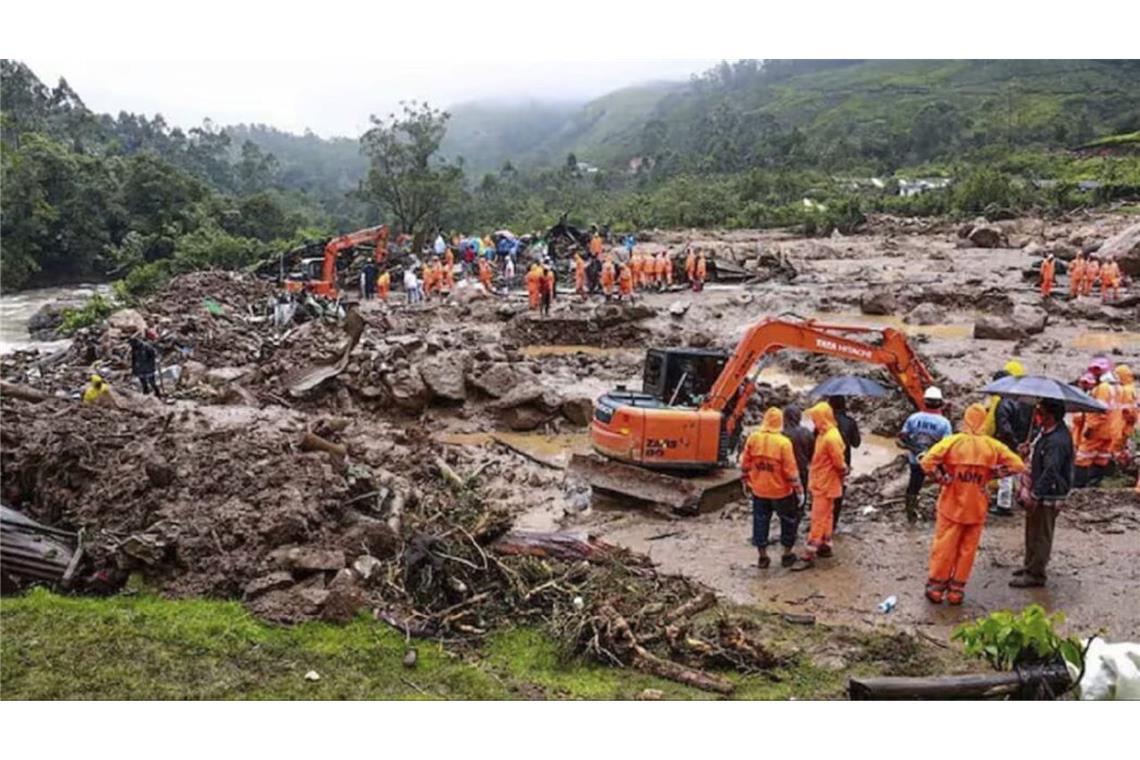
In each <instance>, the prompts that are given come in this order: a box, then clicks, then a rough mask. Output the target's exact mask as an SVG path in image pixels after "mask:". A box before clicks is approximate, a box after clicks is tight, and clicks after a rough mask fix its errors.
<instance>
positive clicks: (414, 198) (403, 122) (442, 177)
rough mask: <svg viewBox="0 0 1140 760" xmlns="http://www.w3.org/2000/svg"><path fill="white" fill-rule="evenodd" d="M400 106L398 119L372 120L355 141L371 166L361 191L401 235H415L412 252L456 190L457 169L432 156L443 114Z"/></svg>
mask: <svg viewBox="0 0 1140 760" xmlns="http://www.w3.org/2000/svg"><path fill="white" fill-rule="evenodd" d="M400 105H401V107H402V108H403V113H402V114H401V115H399V116H397V115H396V114H389V115H388V116H387V118H384V119H380V118H377V117H376V116H372V117H371V119H372V125H373V126H372V129H369V130H368V131H367V132H365V133H364V135H362V136H361V138H360V145H361V150H362V151H363V152H364V154H365V155H366V156H367V157H368V160H369V162H370V164H371V165H370V168H369V171H368V177H367V178H366V179H365V180H364V182H362V183H361V190H362V193H363V194H364V195H365V196H366V197H368V198H369V199H370V200H372V201H374V202H375V203H376V204H377V205H378V206H379V207H380V208H381V209H382V210H383V211H387V212H388V213H390V214H391V215H392V216H393V217H395V221H396V223H397V224H398V225H399V227H400V230H401V231H403V232H405V233H408V234H410V235H413V236H414V237H415V244H416V246H417V248H418V246H419V244H420V242H421V238H422V236H423V235H424V234H425V233H426V232H428V231H430V230H431V229H432V228H434V227H436V226H438V224H439V223H440V219H441V218H442V216H443V212H444V208H445V206H446V205H447V204H448V203H449V202H450V201H452V200H454V199H456V198H457V197H458V195H459V193H460V192H461V190H462V183H463V166H462V164H460V163H455V164H453V163H450V162H448V161H447V160H446V159H444V158H442V157H441V156H439V155H437V153H438V151H439V144H440V142H441V141H442V140H443V136H444V134H446V132H447V120H448V118H450V115H449V114H448V113H447V112H445V111H439V110H436V109H434V108H432V107H431V106H429V105H428V104H427V103H417V102H416V101H411V102H408V103H404V102H402V103H401V104H400Z"/></svg>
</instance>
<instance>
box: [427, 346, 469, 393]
mask: <svg viewBox="0 0 1140 760" xmlns="http://www.w3.org/2000/svg"><path fill="white" fill-rule="evenodd" d="M467 360H468V357H467V354H466V353H464V352H456V353H441V354H438V355H436V356H433V357H431V358H430V359H427V360H425V361H423V362H420V364H419V370H420V377H421V378H423V381H424V383H425V384H427V387H428V390H430V391H431V393H432V396H434V397H435V398H438V399H443V400H444V401H454V402H463V401H466V400H467V384H466V381H465V379H464V377H463V370H464V367H465V366H466V363H467Z"/></svg>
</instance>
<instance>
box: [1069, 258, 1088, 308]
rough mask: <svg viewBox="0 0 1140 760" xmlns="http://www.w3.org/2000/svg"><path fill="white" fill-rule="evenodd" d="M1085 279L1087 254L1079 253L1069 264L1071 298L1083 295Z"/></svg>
mask: <svg viewBox="0 0 1140 760" xmlns="http://www.w3.org/2000/svg"><path fill="white" fill-rule="evenodd" d="M1084 278H1085V254H1084V251H1077V257H1076V258H1075V259H1073V260H1072V262H1070V263H1069V298H1076V297H1077V296H1079V295H1080V294H1081V286H1082V284H1083V281H1084Z"/></svg>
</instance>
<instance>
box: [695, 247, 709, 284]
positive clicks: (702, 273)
mask: <svg viewBox="0 0 1140 760" xmlns="http://www.w3.org/2000/svg"><path fill="white" fill-rule="evenodd" d="M708 273H709V269H708V264H707V263H706V262H705V257H704V254H701V257H700V258H699V259H697V279H698V280H700V281H701V282H704V281H705V277H707V276H708Z"/></svg>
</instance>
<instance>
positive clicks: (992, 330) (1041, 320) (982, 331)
mask: <svg viewBox="0 0 1140 760" xmlns="http://www.w3.org/2000/svg"><path fill="white" fill-rule="evenodd" d="M1048 321H1049V314H1048V313H1047V312H1046V311H1045V310H1044V309H1039V308H1037V307H1035V306H1026V305H1023V304H1018V305H1017V306H1014V307H1013V311H1012V312H1010V313H1009V314H1008V315H998V314H985V315H983V316H980V317H978V319H977V321H975V322H974V337H975V338H978V339H980V340H1021V339H1023V338H1027V337H1029V336H1030V335H1037V334H1038V333H1042V332H1044V331H1045V325H1046V324H1047V322H1048Z"/></svg>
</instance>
